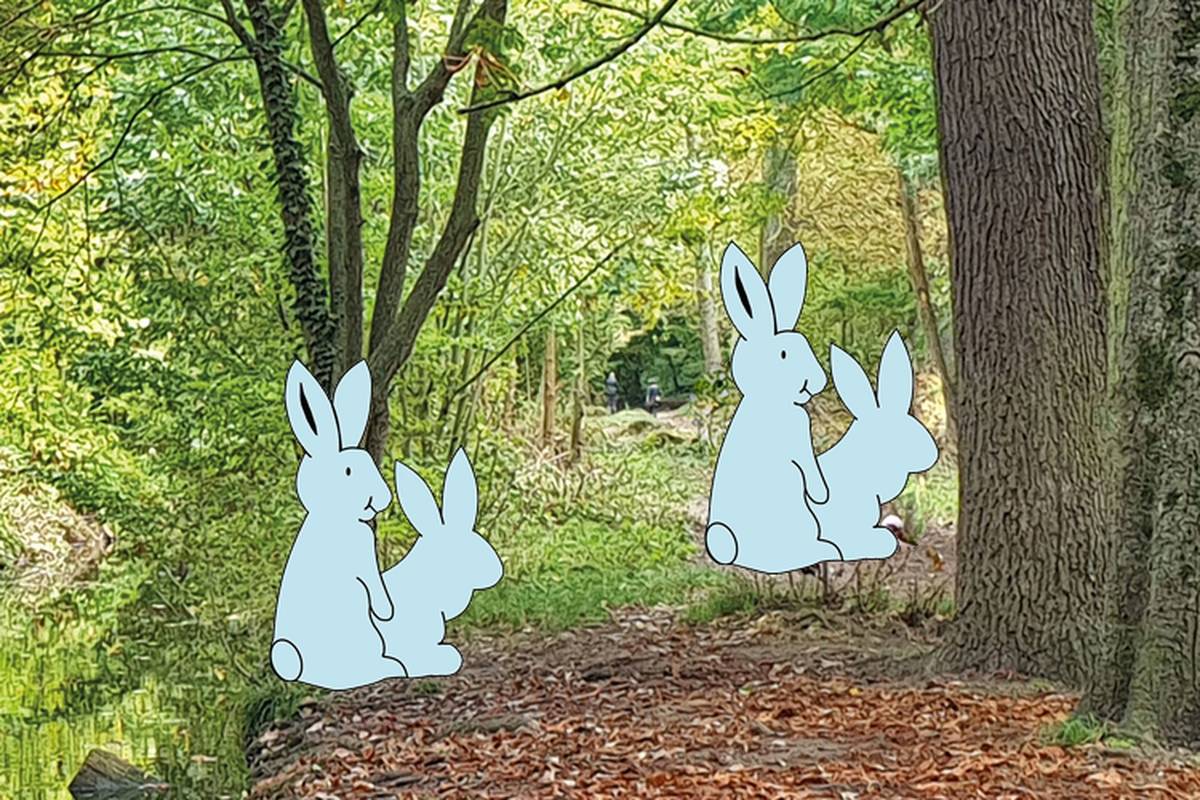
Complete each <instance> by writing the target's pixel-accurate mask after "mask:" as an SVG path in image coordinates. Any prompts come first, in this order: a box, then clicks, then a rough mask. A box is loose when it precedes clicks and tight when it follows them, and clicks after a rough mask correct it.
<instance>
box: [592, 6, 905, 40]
mask: <svg viewBox="0 0 1200 800" xmlns="http://www.w3.org/2000/svg"><path fill="white" fill-rule="evenodd" d="M583 2H585V3H587V4H588V5H590V6H595V7H596V8H603V9H605V10H608V11H615V12H617V13H618V14H625V15H626V16H630V17H635V18H637V19H640V20H648V19H649V18H648V17H647V16H646V15H645V14H642V13H641V12H640V11H635V10H633V9H632V8H625V7H624V6H619V5H616V4H614V3H609V2H605V0H583ZM927 2H929V0H910V2H908V3H904V4H903V5H901V6H899V7H897V8H896V9H895V10H893V11H891V12H889V13H887V14H885V15H884V16H882V17H880V18H879V19H877V20H876V21H875V22H872V23H871V24H870V25H867V26H866V27H863V28H826V29H825V30H822V31H816V32H814V33H805V34H800V35H796V36H766V37H754V36H737V35H736V34H730V33H720V32H719V31H707V30H704V29H703V28H696V27H692V26H690V25H680V24H679V23H676V22H662V23H661V24H662V27H663V28H664V29H667V30H673V31H678V32H679V33H688V34H691V35H692V36H700V37H703V38H705V39H714V40H716V41H718V42H725V43H726V44H743V45H773V44H802V43H804V42H816V41H820V40H821V39H827V38H829V37H830V36H866V35H867V34H869V33H879V32H881V31H883V30H884V29H885V28H887V27H888V26H889V25H891V24H892V23H893V22H895V21H896V20H898V19H900V18H901V17H903V16H904V15H906V14H908V13H909V12H911V11H915V10H916V9H917V8H919V7H920V6H922V5H924V4H925V3H927Z"/></svg>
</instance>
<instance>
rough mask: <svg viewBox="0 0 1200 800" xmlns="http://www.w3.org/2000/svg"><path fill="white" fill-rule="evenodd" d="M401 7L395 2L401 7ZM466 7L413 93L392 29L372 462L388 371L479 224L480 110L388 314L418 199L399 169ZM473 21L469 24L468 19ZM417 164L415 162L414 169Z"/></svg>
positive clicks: (495, 12)
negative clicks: (391, 192) (431, 231)
mask: <svg viewBox="0 0 1200 800" xmlns="http://www.w3.org/2000/svg"><path fill="white" fill-rule="evenodd" d="M401 5H403V4H401ZM468 5H469V3H465V2H464V3H460V4H459V12H460V13H459V15H458V17H456V19H455V25H454V28H453V30H451V33H450V46H449V47H448V48H447V55H446V56H445V57H443V58H441V59H439V60H438V63H437V65H436V66H435V67H434V68H433V69H432V70H431V71H430V73H429V74H428V75H427V76H426V78H425V80H423V81H422V82H421V85H420V86H418V87H417V89H416V90H415V91H411V92H410V91H409V90H408V88H407V86H406V84H407V73H408V45H407V35H406V34H403V33H402V32H401V31H400V28H401V27H402V26H403V25H404V23H403V20H402V21H401V23H398V25H397V31H396V34H395V35H396V39H397V43H396V52H395V54H394V64H395V67H394V70H393V103H394V108H393V114H394V119H393V123H394V125H393V136H394V140H395V156H396V159H397V161H396V166H395V169H396V175H395V181H396V189H395V193H396V194H395V197H394V198H393V208H392V220H391V224H390V225H389V229H388V241H387V245H386V246H385V249H384V257H383V263H382V265H381V268H380V278H379V291H378V293H377V299H376V305H375V311H374V315H373V317H372V320H371V335H370V352H369V354H368V356H367V362H368V364H369V365H370V367H371V374H372V375H373V376H374V377H375V382H374V385H373V387H372V396H371V418H370V422H369V423H368V426H367V450H368V451H370V453H371V455H372V456H374V457H375V460H376V461H378V460H379V459H380V458H381V457H382V455H383V449H384V447H385V446H386V444H387V437H388V432H389V430H390V425H391V420H390V418H389V415H388V404H387V401H388V394H389V392H390V389H391V385H392V381H393V379H394V378H395V377H396V372H397V371H398V370H399V369H400V367H401V366H403V364H404V362H406V361H407V360H408V358H409V356H410V355H412V350H413V347H414V345H415V344H416V341H417V334H419V333H420V331H421V326H422V325H424V324H425V319H426V318H427V317H428V316H429V312H430V310H432V309H433V305H434V303H435V302H436V301H437V298H438V295H439V294H440V293H441V291H442V288H443V287H444V286H445V285H446V279H447V278H448V277H449V276H450V272H451V270H452V269H453V268H454V264H455V263H456V262H457V261H458V258H459V256H460V255H461V254H462V252H463V250H464V249H466V247H467V245H468V243H469V242H470V240H471V236H472V234H473V233H474V231H475V228H476V227H477V226H478V225H479V212H478V208H477V202H478V198H479V185H480V179H481V177H482V175H483V162H484V156H485V155H486V151H487V140H488V133H489V131H490V130H491V127H492V123H493V122H494V121H495V118H496V112H493V111H482V112H478V113H473V114H471V115H470V116H469V117H468V118H467V130H466V133H465V134H464V135H463V144H462V152H461V155H460V157H459V164H458V180H457V183H456V184H455V187H454V200H453V202H452V204H451V207H450V214H449V215H448V216H447V218H446V222H445V224H444V226H443V227H442V232H441V235H440V236H439V237H438V240H437V242H436V243H435V244H434V247H433V252H432V253H430V255H429V257H428V259H426V261H425V265H424V266H423V267H422V269H421V273H420V274H419V275H418V276H417V280H416V282H415V283H414V284H413V287H412V291H410V292H409V293H408V297H407V298H405V300H404V304H403V305H402V306H400V308H399V310H398V311H397V310H396V307H397V305H398V304H399V299H400V297H401V296H402V293H403V290H404V282H405V274H406V272H407V266H406V265H407V263H408V258H409V255H410V253H409V250H410V248H411V245H412V225H413V224H415V222H416V199H417V198H419V196H420V189H419V184H418V183H417V175H418V173H419V169H418V170H417V171H414V172H413V173H412V174H407V173H406V174H401V172H400V170H401V169H402V168H406V167H405V165H409V166H408V167H407V168H410V169H411V165H412V164H416V163H417V160H416V153H417V138H416V137H417V136H418V135H419V133H420V128H421V122H422V121H423V120H424V119H425V116H426V115H427V114H428V113H429V110H430V109H432V108H433V107H434V106H435V105H437V103H439V102H441V99H442V94H443V92H444V91H445V89H446V85H447V84H448V83H449V82H450V78H451V77H453V74H454V73H453V71H452V69H451V66H450V65H452V64H454V63H457V59H460V58H462V57H463V53H464V50H463V48H464V46H465V42H466V31H467V30H468V29H469V27H470V26H469V24H467V23H465V22H464V21H462V18H463V17H464V16H465V9H466V8H467V6H468ZM507 13H508V3H507V0H485V2H484V3H483V6H482V9H481V11H480V14H481V15H482V16H483V18H485V19H487V20H490V21H491V22H493V23H495V24H498V25H502V24H503V23H504V20H505V17H506V15H507ZM472 21H473V20H472ZM488 91H490V90H489V89H488V88H487V77H486V74H485V73H484V72H483V71H482V68H481V67H480V66H479V65H476V70H475V85H474V89H473V90H472V92H471V103H472V104H474V103H475V102H476V101H478V100H480V99H481V98H482V97H483V96H484V94H485V93H487V92H488ZM418 167H419V165H418Z"/></svg>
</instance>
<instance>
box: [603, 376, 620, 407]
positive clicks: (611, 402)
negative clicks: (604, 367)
mask: <svg viewBox="0 0 1200 800" xmlns="http://www.w3.org/2000/svg"><path fill="white" fill-rule="evenodd" d="M620 395H621V385H620V384H619V383H617V373H615V372H610V373H608V377H607V378H605V379H604V397H605V398H606V399H607V400H608V413H610V414H615V413H617V400H618V398H619V397H620Z"/></svg>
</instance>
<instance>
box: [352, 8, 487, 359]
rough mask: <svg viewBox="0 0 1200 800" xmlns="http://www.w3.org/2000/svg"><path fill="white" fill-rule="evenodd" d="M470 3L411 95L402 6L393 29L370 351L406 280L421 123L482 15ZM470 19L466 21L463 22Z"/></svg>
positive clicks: (382, 336)
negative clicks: (388, 149)
mask: <svg viewBox="0 0 1200 800" xmlns="http://www.w3.org/2000/svg"><path fill="white" fill-rule="evenodd" d="M470 9H471V0H459V3H458V7H457V9H456V11H455V14H454V21H453V22H452V23H451V25H450V34H449V36H448V38H447V41H446V52H445V55H444V56H443V57H442V59H441V60H439V62H438V63H437V65H435V66H434V67H433V69H431V70H430V71H429V74H427V75H426V76H425V78H424V79H423V80H422V81H421V84H420V85H419V86H418V87H417V89H416V90H415V91H412V90H410V89H409V88H408V78H409V71H410V68H411V65H412V64H411V60H412V54H411V51H410V45H409V40H408V20H407V18H406V16H405V5H404V4H403V3H400V4H399V6H398V8H397V11H398V17H397V18H396V20H395V21H394V23H393V26H392V212H391V218H390V219H389V220H388V233H387V243H386V244H385V245H384V250H383V261H382V263H381V264H380V268H379V284H378V288H377V290H376V292H375V310H374V313H373V314H372V318H371V333H370V340H369V351H370V352H371V353H374V352H376V351H378V350H379V349H381V348H383V346H384V342H385V341H386V340H387V339H388V337H389V336H390V334H391V330H392V325H393V323H394V321H395V317H396V312H397V310H398V309H399V307H400V300H401V298H402V297H403V295H404V284H405V282H406V280H407V277H408V257H409V252H410V250H411V248H412V237H413V230H414V229H415V228H416V224H417V212H418V205H419V201H420V196H421V163H420V153H419V149H418V148H419V138H420V132H421V124H422V122H423V121H424V119H425V116H426V115H427V114H428V113H429V111H430V110H431V109H432V108H433V106H434V105H436V104H437V103H438V101H440V100H441V98H442V94H443V93H444V92H445V89H446V86H447V85H448V84H449V82H450V79H451V78H452V77H453V76H454V72H455V70H453V69H451V68H450V64H452V63H460V62H461V59H462V56H463V50H462V48H463V45H464V43H465V42H466V34H467V32H468V31H469V30H470V26H471V25H472V24H474V21H475V20H476V19H478V18H479V15H480V14H482V13H483V6H482V5H481V6H480V7H479V8H478V9H477V10H476V12H475V13H474V14H473V15H471V14H470ZM469 15H470V22H467V21H466V20H467V18H468V16H469Z"/></svg>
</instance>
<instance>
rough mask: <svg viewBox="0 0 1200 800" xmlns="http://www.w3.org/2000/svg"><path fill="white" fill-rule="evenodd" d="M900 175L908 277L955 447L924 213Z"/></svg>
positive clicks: (951, 383) (951, 399)
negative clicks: (924, 247)
mask: <svg viewBox="0 0 1200 800" xmlns="http://www.w3.org/2000/svg"><path fill="white" fill-rule="evenodd" d="M896 174H897V175H898V176H899V181H900V213H901V216H903V218H904V243H905V250H906V252H907V254H908V277H909V280H910V281H911V282H912V287H913V294H914V295H915V296H916V298H917V313H918V315H919V316H920V317H921V326H922V327H923V328H924V329H925V341H926V342H927V343H928V347H929V355H930V357H931V358H932V359H933V365H934V368H936V369H937V371H938V378H940V379H941V381H942V400H943V401H944V403H945V405H946V440H947V441H948V442H950V443H951V447H953V443H954V442H955V440H956V438H957V433H956V431H957V426H956V425H955V420H954V378H953V376H952V375H951V374H950V367H949V365H948V364H947V363H946V353H945V351H944V350H943V349H942V333H941V330H940V328H939V326H938V318H937V312H936V311H935V310H934V308H933V298H932V297H931V296H930V293H929V273H928V272H927V271H926V269H925V253H924V251H923V250H922V249H921V215H920V209H919V207H918V205H917V203H918V198H917V192H916V188H915V187H914V186H912V185H911V182H910V181H909V180H908V176H907V175H905V174H904V170H902V169H898V170H897V171H896Z"/></svg>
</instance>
